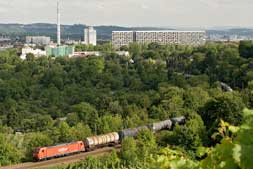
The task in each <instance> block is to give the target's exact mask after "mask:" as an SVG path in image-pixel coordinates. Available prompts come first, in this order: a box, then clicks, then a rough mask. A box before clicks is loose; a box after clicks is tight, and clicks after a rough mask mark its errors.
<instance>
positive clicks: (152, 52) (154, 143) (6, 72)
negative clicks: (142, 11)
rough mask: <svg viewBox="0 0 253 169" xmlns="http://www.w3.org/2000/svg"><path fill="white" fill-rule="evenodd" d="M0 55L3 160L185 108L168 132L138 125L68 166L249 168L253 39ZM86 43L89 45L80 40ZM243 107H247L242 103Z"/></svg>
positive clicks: (12, 161)
mask: <svg viewBox="0 0 253 169" xmlns="http://www.w3.org/2000/svg"><path fill="white" fill-rule="evenodd" d="M99 48H100V49H101V50H102V51H103V56H102V57H96V56H93V57H89V58H75V59H69V58H65V57H62V58H51V57H40V58H34V56H32V55H29V57H28V58H27V60H24V61H23V60H21V59H20V58H19V57H18V54H19V52H20V51H19V50H18V49H11V50H7V51H4V52H1V53H0V166H1V165H10V164H15V163H20V162H25V161H31V160H32V155H31V154H32V151H33V149H34V148H35V147H38V146H46V145H51V144H55V143H64V142H70V141H74V140H82V139H83V138H85V137H87V136H91V135H96V134H102V133H107V132H111V131H119V130H121V129H123V128H131V127H136V126H140V125H143V124H147V123H150V122H154V121H159V120H164V119H168V118H171V117H175V116H181V115H184V116H185V117H186V119H187V120H186V124H185V125H183V126H178V125H176V126H174V128H173V130H172V131H162V132H160V133H158V134H155V135H154V134H153V133H151V132H149V131H143V132H141V133H140V134H139V136H138V137H137V138H136V139H133V138H128V139H126V140H124V141H123V143H122V149H121V151H120V153H117V152H113V153H112V154H111V155H110V156H107V157H100V158H88V159H87V160H85V161H84V162H83V163H80V164H76V165H71V166H68V167H67V168H105V169H106V168H122V169H123V168H143V169H145V168H184V169H185V168H227V169H231V168H232V169H233V168H235V169H237V168H245V169H250V168H253V167H252V166H253V163H252V160H251V159H252V157H253V156H252V154H253V140H252V137H251V136H252V135H253V126H252V124H253V123H252V122H253V117H252V116H253V115H252V114H253V112H252V111H250V110H249V109H252V108H253V44H252V42H249V41H243V42H240V44H233V43H227V44H226V43H207V44H206V45H205V46H200V47H191V46H178V45H166V46H164V45H159V44H156V43H151V44H148V45H146V44H144V45H139V44H131V45H130V46H129V47H126V46H125V47H122V48H121V50H128V51H129V52H130V53H131V57H129V58H127V57H122V56H118V55H116V54H115V53H114V49H112V48H111V46H110V45H108V44H104V45H103V46H100V47H99ZM77 49H78V50H86V49H87V47H85V46H77ZM246 108H248V109H246Z"/></svg>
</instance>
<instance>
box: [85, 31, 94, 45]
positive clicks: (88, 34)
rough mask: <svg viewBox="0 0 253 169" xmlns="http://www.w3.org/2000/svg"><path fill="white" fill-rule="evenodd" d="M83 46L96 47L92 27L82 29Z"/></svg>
mask: <svg viewBox="0 0 253 169" xmlns="http://www.w3.org/2000/svg"><path fill="white" fill-rule="evenodd" d="M84 44H86V45H94V46H96V45H97V31H96V30H95V29H94V28H93V27H88V28H86V29H84Z"/></svg>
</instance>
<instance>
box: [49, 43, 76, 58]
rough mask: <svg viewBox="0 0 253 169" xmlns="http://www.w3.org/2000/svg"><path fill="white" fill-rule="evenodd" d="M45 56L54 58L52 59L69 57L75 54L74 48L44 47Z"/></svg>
mask: <svg viewBox="0 0 253 169" xmlns="http://www.w3.org/2000/svg"><path fill="white" fill-rule="evenodd" d="M45 49H46V54H47V56H54V57H63V56H67V57H69V56H71V55H73V54H74V52H75V48H74V46H67V45H62V46H46V48H45Z"/></svg>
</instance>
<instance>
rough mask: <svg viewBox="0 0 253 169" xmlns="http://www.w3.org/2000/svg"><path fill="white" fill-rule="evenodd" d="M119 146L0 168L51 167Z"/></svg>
mask: <svg viewBox="0 0 253 169" xmlns="http://www.w3.org/2000/svg"><path fill="white" fill-rule="evenodd" d="M120 147H121V146H120V145H117V146H114V147H105V148H101V149H97V150H95V151H91V152H85V153H81V154H76V155H72V156H66V157H62V158H55V159H52V160H48V161H42V162H27V163H21V164H17V165H12V166H6V167H1V169H32V168H46V167H52V166H58V165H68V164H71V163H76V162H80V161H82V160H84V159H85V158H86V157H89V156H103V155H106V154H108V153H111V152H112V151H113V150H117V151H118V150H119V149H120Z"/></svg>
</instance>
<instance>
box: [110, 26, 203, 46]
mask: <svg viewBox="0 0 253 169" xmlns="http://www.w3.org/2000/svg"><path fill="white" fill-rule="evenodd" d="M205 36H206V33H205V31H174V30H169V31H113V32H112V44H113V46H114V47H116V48H119V47H121V46H125V45H129V43H132V42H137V43H142V44H144V43H152V42H156V43H159V44H162V45H165V44H180V45H194V46H197V45H203V44H205V42H206V39H205Z"/></svg>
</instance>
